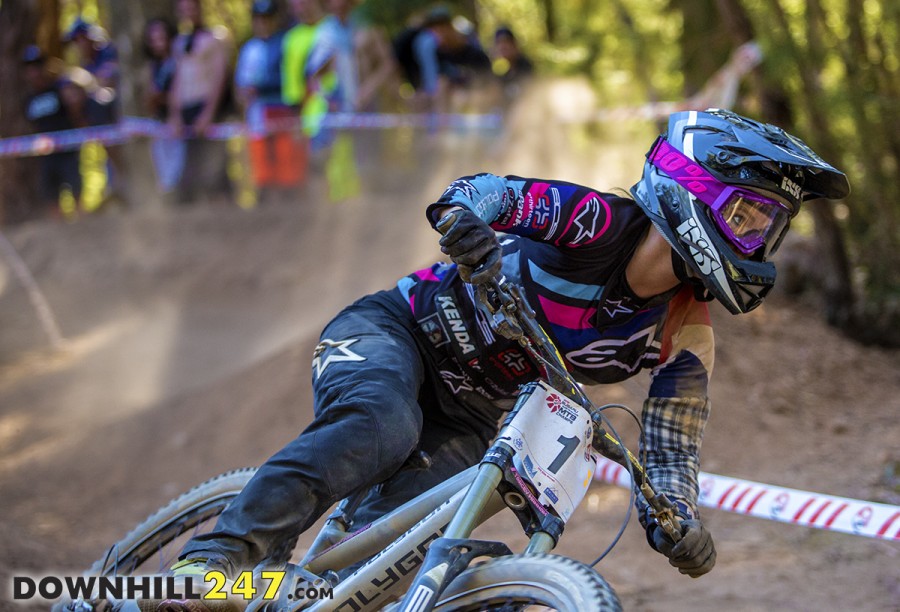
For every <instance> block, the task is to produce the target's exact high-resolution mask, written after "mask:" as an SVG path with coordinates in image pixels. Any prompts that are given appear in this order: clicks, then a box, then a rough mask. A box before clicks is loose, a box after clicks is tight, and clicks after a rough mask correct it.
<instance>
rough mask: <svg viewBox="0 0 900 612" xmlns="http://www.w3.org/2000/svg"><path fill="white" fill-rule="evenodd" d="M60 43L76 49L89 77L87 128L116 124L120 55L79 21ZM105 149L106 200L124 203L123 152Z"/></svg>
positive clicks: (89, 25) (98, 29)
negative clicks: (117, 200) (112, 199)
mask: <svg viewBox="0 0 900 612" xmlns="http://www.w3.org/2000/svg"><path fill="white" fill-rule="evenodd" d="M63 42H64V43H66V44H67V45H71V46H73V47H74V48H75V49H76V51H77V55H78V66H79V67H80V68H82V69H83V70H84V71H85V72H86V73H87V74H88V75H90V78H89V79H87V83H86V84H85V90H86V92H87V103H86V105H85V118H86V119H87V122H88V125H91V126H95V125H110V124H113V123H116V122H117V121H118V119H119V115H120V102H119V77H120V71H119V54H118V51H117V50H116V47H115V45H113V44H112V43H111V42H110V40H109V36H108V35H107V33H106V31H105V30H104V29H103V28H102V27H100V26H99V25H97V24H95V23H91V22H89V21H86V20H84V19H82V18H81V17H79V18H78V19H76V20H75V21H74V22H73V23H72V25H71V26H70V27H69V29H68V31H67V32H66V34H65V35H64V36H63ZM82 74H84V73H82ZM104 149H105V150H106V154H107V167H106V174H107V198H108V199H109V198H113V197H116V198H119V199H120V200H121V199H125V191H126V189H125V187H126V185H125V183H124V181H122V178H121V177H122V173H123V172H124V171H125V165H126V160H125V155H124V151H123V149H122V147H121V146H117V145H116V146H104Z"/></svg>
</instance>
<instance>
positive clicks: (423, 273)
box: [413, 268, 441, 283]
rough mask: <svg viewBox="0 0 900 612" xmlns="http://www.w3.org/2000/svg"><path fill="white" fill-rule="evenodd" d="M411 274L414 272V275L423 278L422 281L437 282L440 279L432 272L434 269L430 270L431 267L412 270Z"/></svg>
mask: <svg viewBox="0 0 900 612" xmlns="http://www.w3.org/2000/svg"><path fill="white" fill-rule="evenodd" d="M413 274H415V275H416V276H418V277H419V279H420V280H423V281H432V282H435V283H437V282H440V280H441V279H439V278H438V277H437V275H436V274H435V273H434V270H432V269H431V268H425V269H423V270H417V271H416V272H414V273H413Z"/></svg>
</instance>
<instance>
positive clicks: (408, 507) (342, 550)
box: [247, 280, 680, 612]
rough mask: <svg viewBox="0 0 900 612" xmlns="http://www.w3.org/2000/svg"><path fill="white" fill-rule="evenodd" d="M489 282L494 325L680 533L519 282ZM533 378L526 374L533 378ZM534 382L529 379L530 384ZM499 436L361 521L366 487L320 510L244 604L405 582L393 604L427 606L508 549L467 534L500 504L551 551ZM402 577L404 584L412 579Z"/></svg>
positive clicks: (537, 545) (362, 596)
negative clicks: (583, 414) (581, 413)
mask: <svg viewBox="0 0 900 612" xmlns="http://www.w3.org/2000/svg"><path fill="white" fill-rule="evenodd" d="M490 289H491V290H492V291H493V292H494V293H493V296H492V297H490V296H488V294H487V292H488V289H487V288H485V287H484V286H479V300H480V301H481V303H482V304H485V305H487V308H488V311H486V313H485V314H487V315H488V316H490V317H492V319H491V324H492V327H494V328H495V330H497V331H498V332H499V333H502V334H503V335H506V336H507V337H513V338H516V339H518V340H519V342H520V343H521V344H522V346H524V347H525V348H526V349H528V350H529V352H531V353H532V356H534V357H536V358H537V359H538V360H539V361H540V363H541V364H542V365H543V366H544V367H543V370H544V373H543V376H542V377H541V378H542V380H544V381H546V382H547V383H548V384H549V385H550V386H551V387H553V389H554V390H557V391H559V392H560V393H563V394H564V395H566V396H567V397H569V398H570V399H571V400H573V401H574V402H577V403H578V404H580V405H582V406H583V407H584V408H585V409H586V410H587V411H588V412H589V413H590V415H591V420H592V427H593V430H594V440H593V446H594V449H595V451H598V452H600V453H601V454H603V455H606V456H608V457H610V458H612V459H614V460H617V461H619V462H620V463H623V464H624V465H626V466H627V467H629V469H630V470H631V471H632V474H633V476H637V475H640V476H641V478H640V479H638V478H635V481H636V482H637V483H638V484H639V485H640V490H641V492H642V494H643V495H644V496H645V497H646V499H647V501H648V502H649V503H650V505H651V507H652V508H653V509H654V511H655V514H654V516H655V518H656V520H657V522H658V523H659V524H660V526H661V527H662V528H663V529H665V530H666V532H667V533H669V535H670V537H672V538H673V539H674V540H676V541H677V539H679V536H680V530H679V529H678V522H677V519H676V518H675V517H674V514H673V510H672V505H671V503H670V502H669V501H668V500H667V499H666V498H665V496H664V495H657V494H656V493H655V492H654V491H653V489H652V487H651V486H650V483H649V482H647V479H646V475H645V474H644V472H643V468H642V466H641V465H640V463H639V462H638V461H637V459H636V457H634V455H633V454H632V453H630V452H629V451H628V450H627V449H626V448H625V447H624V446H622V445H621V443H619V442H618V441H617V439H616V438H613V437H612V436H610V435H609V434H608V433H606V431H605V429H604V428H603V426H602V425H601V419H603V418H604V417H602V415H601V413H600V410H598V409H597V408H596V407H595V406H594V405H593V404H592V403H591V402H590V400H588V399H587V397H586V396H585V395H584V393H583V392H582V391H581V390H580V387H579V386H578V385H577V384H576V383H575V381H574V380H573V379H572V378H571V376H570V375H569V374H568V372H567V371H566V369H565V366H564V364H563V361H562V358H561V357H560V356H559V354H558V353H557V352H556V349H555V347H554V346H553V343H552V341H551V340H550V339H549V338H548V337H547V336H546V334H545V333H544V332H543V330H542V329H540V326H539V325H537V323H536V321H535V318H534V312H533V311H532V310H531V309H530V307H529V306H528V304H527V302H526V301H525V299H524V296H523V295H522V293H521V290H520V289H519V288H518V287H517V286H515V285H507V284H505V283H502V281H498V280H494V281H492V283H491V285H490ZM532 384H533V383H532ZM531 390H532V391H533V388H532V389H531ZM528 391H529V386H528V385H525V386H524V387H523V389H522V390H521V391H520V395H519V399H518V401H517V402H516V405H515V406H514V407H513V409H512V411H510V414H509V416H508V417H507V419H506V421H505V422H504V426H503V427H501V430H500V431H501V432H503V431H504V428H505V427H506V425H509V423H510V422H511V421H512V419H513V418H514V417H515V415H516V414H517V413H518V411H519V410H520V409H521V408H522V407H523V406H524V405H525V404H526V403H527V399H528V397H530V395H531V393H530V392H528ZM515 452H516V451H515V449H513V448H512V447H511V446H510V445H509V444H508V443H507V441H504V440H503V439H502V436H501V437H499V438H498V439H497V440H495V442H494V443H493V445H492V446H491V447H490V448H489V449H488V451H487V453H486V454H485V456H484V458H483V459H482V461H481V462H480V463H479V464H478V465H476V466H473V467H470V468H468V469H467V470H464V471H463V472H460V473H459V474H457V475H456V476H454V477H452V478H450V479H448V480H447V481H445V482H444V483H442V484H440V485H438V486H436V487H433V488H432V489H430V490H428V491H426V492H424V493H422V494H421V495H419V496H418V497H416V498H415V499H413V500H411V501H409V502H407V503H406V504H404V505H402V506H400V507H399V508H397V509H395V510H394V511H392V512H390V513H388V514H386V515H385V516H383V517H381V518H380V519H378V520H376V521H374V522H372V523H371V524H369V525H366V526H364V527H363V528H361V529H359V530H357V531H355V532H353V533H348V529H349V528H350V525H351V524H352V515H353V512H354V511H355V509H356V507H357V506H358V504H359V502H360V501H361V499H362V497H363V495H364V494H365V491H359V492H357V493H355V494H354V495H352V496H351V497H350V498H347V499H346V500H344V501H343V502H342V503H341V504H340V505H339V506H338V508H337V510H336V511H335V512H333V513H332V514H331V515H330V516H329V517H328V519H327V521H326V523H325V526H324V527H323V528H322V530H321V531H320V532H319V534H318V536H317V537H316V539H315V541H314V542H313V544H312V546H311V548H310V550H309V552H308V553H307V554H306V556H305V557H304V558H303V560H301V561H300V563H299V564H298V565H290V564H289V565H288V570H290V571H289V573H288V575H287V576H288V578H287V579H286V582H285V583H284V584H283V585H282V587H281V589H280V596H279V599H278V600H277V601H276V602H265V601H261V600H257V601H254V602H251V604H250V606H249V607H248V608H247V610H248V611H250V612H253V611H258V610H271V609H277V610H279V611H282V610H290V611H297V610H306V609H308V610H310V611H316V612H322V611H325V610H328V611H332V610H334V611H339V612H347V611H352V612H359V611H367V610H376V609H382V608H383V607H384V606H385V605H387V604H388V603H390V602H392V601H394V600H396V599H397V598H398V597H399V596H400V595H402V594H403V593H404V592H406V597H405V599H404V600H403V601H402V602H401V603H400V604H399V606H400V608H399V609H400V610H401V612H407V611H410V612H412V611H415V612H421V611H425V610H430V609H432V607H433V606H434V604H435V603H436V602H437V601H438V600H439V598H440V595H441V593H442V591H443V590H444V588H445V587H446V586H447V585H448V584H449V583H450V582H452V580H453V579H454V578H455V577H456V576H458V575H459V574H460V573H461V572H462V571H464V570H465V569H466V568H467V567H468V565H469V563H470V562H471V561H472V560H473V559H475V558H478V557H485V556H488V557H496V556H500V555H507V554H512V551H510V550H509V549H508V548H507V547H506V546H505V545H504V544H501V543H497V542H483V541H478V540H471V539H469V538H470V536H471V534H472V532H473V531H474V529H475V528H476V527H478V526H479V525H481V524H482V523H483V522H484V521H486V520H487V519H488V518H490V517H491V516H493V515H494V514H496V513H497V512H499V511H500V510H501V509H502V508H503V507H509V508H511V509H512V510H513V511H514V512H515V513H516V514H517V515H518V517H519V520H520V521H521V522H522V525H523V527H524V528H525V530H526V532H527V533H529V535H530V541H529V544H528V546H527V548H526V549H525V551H524V552H525V553H539V552H549V551H551V550H552V549H553V548H554V547H555V546H556V543H557V541H558V539H559V537H560V535H561V534H562V531H563V527H564V521H563V520H562V519H561V518H559V516H557V515H555V514H554V513H552V512H548V511H547V509H546V508H545V507H544V506H542V505H541V504H540V502H539V501H538V499H537V498H536V497H535V496H534V494H533V492H532V491H531V490H530V488H529V486H528V485H527V484H526V483H525V482H524V481H523V480H522V479H521V478H520V477H519V475H518V473H517V472H516V470H515V468H514V467H513V466H512V459H513V456H514V454H515ZM365 559H368V561H366V562H365V563H364V564H363V565H362V566H361V567H359V568H358V569H356V570H355V571H354V572H353V573H352V574H351V575H350V576H347V577H346V578H345V579H343V580H340V581H339V582H337V584H335V585H334V586H333V590H332V595H333V597H332V598H330V599H329V600H327V601H325V600H323V601H318V602H313V601H310V600H305V599H301V598H293V597H292V594H293V593H295V592H296V589H297V588H298V587H303V586H310V587H315V586H321V585H325V584H328V585H329V586H330V582H328V581H327V579H328V578H337V575H336V574H335V572H337V571H341V570H346V569H347V568H350V567H352V566H353V565H354V564H357V563H359V562H360V561H362V560H365ZM410 585H412V586H411V587H410Z"/></svg>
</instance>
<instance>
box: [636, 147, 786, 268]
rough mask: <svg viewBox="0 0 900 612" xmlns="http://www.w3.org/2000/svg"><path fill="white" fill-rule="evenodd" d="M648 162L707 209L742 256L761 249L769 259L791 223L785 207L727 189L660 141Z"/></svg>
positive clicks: (743, 191)
mask: <svg viewBox="0 0 900 612" xmlns="http://www.w3.org/2000/svg"><path fill="white" fill-rule="evenodd" d="M647 158H648V159H649V161H650V163H651V164H653V166H655V167H656V168H657V169H658V170H660V171H662V172H664V173H665V174H666V175H667V176H669V177H670V178H671V179H672V180H673V181H675V182H676V183H678V185H679V186H681V187H683V188H684V189H685V190H687V191H688V192H689V193H690V194H691V195H693V196H694V197H695V198H696V199H697V200H699V201H700V202H702V203H703V204H705V205H706V206H708V207H709V209H710V211H711V213H712V214H711V216H712V218H713V220H714V221H715V223H716V226H717V227H718V228H719V230H720V231H721V232H722V234H723V236H725V238H726V239H728V241H729V242H730V243H731V244H732V245H734V247H735V248H736V249H737V250H738V251H739V252H741V253H743V254H744V255H750V254H751V253H754V252H755V251H757V250H758V249H759V248H761V247H764V248H765V250H764V251H763V255H764V256H768V255H769V254H770V253H771V252H773V251H774V249H775V248H776V247H777V246H778V244H779V243H780V242H781V238H782V236H783V235H784V232H785V231H786V230H787V228H788V224H789V223H790V220H791V211H790V209H789V208H788V206H787V205H785V204H783V203H782V202H779V201H778V200H775V199H772V198H768V197H766V196H764V195H761V194H759V193H757V192H755V191H751V190H749V189H745V188H742V187H737V186H733V185H726V184H725V183H723V182H721V181H719V180H718V179H716V178H715V177H714V176H713V175H711V174H710V173H709V172H707V171H706V170H705V169H704V168H703V167H702V166H700V164H698V163H697V162H696V161H694V160H693V159H691V158H690V157H688V156H687V155H685V154H684V153H682V152H681V151H679V150H678V149H676V148H675V147H673V146H672V145H670V144H669V143H668V142H667V141H666V140H664V139H662V138H660V139H659V140H658V141H657V142H656V145H654V147H653V149H651V151H650V153H649V154H648V156H647Z"/></svg>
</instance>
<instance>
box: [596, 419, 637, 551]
mask: <svg viewBox="0 0 900 612" xmlns="http://www.w3.org/2000/svg"><path fill="white" fill-rule="evenodd" d="M609 408H621V409H623V410H625V411H626V412H627V413H629V414H630V415H631V416H632V418H634V419H635V420H636V421H637V424H638V427H639V428H640V429H641V432H642V433H643V427H641V423H640V421H639V420H638V418H637V415H636V414H634V412H633V411H632V410H631V409H630V408H628V407H627V406H624V405H622V404H605V405H603V406H602V407H600V408H598V409H597V410H598V412H599V414H600V418H601V420H602V422H603V426H604V427H607V428H609V431H610V432H611V433H612V436H613V438H615V440H616V443H617V444H618V445H619V446H620V447H621V448H623V449H624V448H625V444H624V443H623V442H622V437H621V436H620V435H619V432H618V431H616V428H615V427H614V426H613V424H612V422H611V421H610V420H609V419H608V418H607V417H606V415H605V414H603V413H602V412H601V411H602V410H606V409H609ZM626 450H627V449H626ZM625 469H627V470H628V475H629V476H631V483H632V485H631V487H630V489H631V490H630V492H629V495H628V509H627V510H626V511H625V518H624V519H623V520H622V524H621V525H620V526H619V531H618V532H617V533H616V535H615V536H614V537H613V540H612V542H610V544H609V546H607V547H606V550H604V551H603V552H602V553H600V556H599V557H597V558H596V559H595V560H594V562H593V563H590V564H589V565H590V566H591V567H594V566H595V565H597V564H598V563H600V561H602V560H603V559H605V558H606V556H607V555H608V554H609V553H610V552H612V549H613V548H615V547H616V545H617V544H618V543H619V540H621V539H622V536H623V535H624V534H625V530H626V529H627V528H628V523H629V522H631V513H632V511H633V509H634V506H635V504H636V503H637V488H636V486H635V484H636V483H637V478H636V477H635V474H634V466H633V465H631V461H628V460H627V457H626V461H625ZM644 476H646V474H644Z"/></svg>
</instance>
